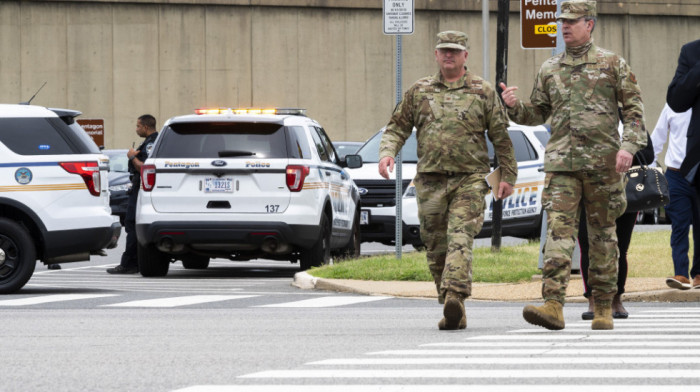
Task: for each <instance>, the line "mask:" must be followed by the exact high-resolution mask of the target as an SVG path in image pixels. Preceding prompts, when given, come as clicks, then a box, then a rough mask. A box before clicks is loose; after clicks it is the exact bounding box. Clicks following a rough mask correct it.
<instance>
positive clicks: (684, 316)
mask: <svg viewBox="0 0 700 392" xmlns="http://www.w3.org/2000/svg"><path fill="white" fill-rule="evenodd" d="M657 318H658V319H664V320H684V319H694V320H700V315H699V314H671V313H668V314H630V315H629V319H657Z"/></svg>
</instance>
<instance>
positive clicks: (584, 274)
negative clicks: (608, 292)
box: [578, 205, 593, 320]
mask: <svg viewBox="0 0 700 392" xmlns="http://www.w3.org/2000/svg"><path fill="white" fill-rule="evenodd" d="M579 215H580V218H579V225H578V246H579V250H580V253H581V260H580V271H581V280H582V281H583V296H584V297H586V298H588V310H587V311H585V312H583V313H581V318H582V319H583V320H593V296H592V295H591V286H590V285H588V265H589V260H588V248H589V247H588V228H587V226H588V225H587V223H586V212H585V207H583V205H581V212H580V213H579Z"/></svg>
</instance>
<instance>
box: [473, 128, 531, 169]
mask: <svg viewBox="0 0 700 392" xmlns="http://www.w3.org/2000/svg"><path fill="white" fill-rule="evenodd" d="M508 135H509V136H510V140H511V142H512V143H513V149H514V150H515V160H516V161H518V162H524V161H532V160H535V159H538V156H537V153H536V152H535V149H534V147H532V144H530V142H529V141H528V140H527V137H525V135H524V134H523V133H522V132H520V131H508ZM486 148H487V149H488V153H489V159H490V160H491V161H493V144H491V140H489V139H488V137H487V138H486ZM492 163H493V162H492Z"/></svg>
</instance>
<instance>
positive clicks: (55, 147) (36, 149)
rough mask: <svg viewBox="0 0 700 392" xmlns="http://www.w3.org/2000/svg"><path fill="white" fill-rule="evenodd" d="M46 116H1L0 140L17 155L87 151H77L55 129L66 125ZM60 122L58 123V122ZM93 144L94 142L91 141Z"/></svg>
mask: <svg viewBox="0 0 700 392" xmlns="http://www.w3.org/2000/svg"><path fill="white" fill-rule="evenodd" d="M49 120H50V119H47V118H21V117H19V118H18V117H13V118H1V119H0V140H1V141H2V142H3V144H5V145H6V146H7V147H8V148H9V149H10V150H12V151H13V152H14V153H16V154H19V155H57V154H75V153H83V152H85V153H87V152H89V151H77V150H76V149H75V148H73V147H72V145H71V144H69V142H68V141H67V140H66V139H65V138H64V137H63V135H61V133H60V132H59V131H58V130H57V128H56V127H57V126H63V127H65V126H66V125H65V124H64V123H63V122H61V120H59V119H58V118H56V120H57V123H55V124H52V123H51V121H49ZM59 123H60V124H59ZM93 144H94V143H93Z"/></svg>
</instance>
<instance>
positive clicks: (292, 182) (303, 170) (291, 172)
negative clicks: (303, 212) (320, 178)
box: [287, 165, 309, 192]
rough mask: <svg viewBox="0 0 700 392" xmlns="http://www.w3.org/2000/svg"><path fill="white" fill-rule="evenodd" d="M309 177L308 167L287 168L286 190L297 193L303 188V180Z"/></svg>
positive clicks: (292, 166) (291, 166) (293, 166)
mask: <svg viewBox="0 0 700 392" xmlns="http://www.w3.org/2000/svg"><path fill="white" fill-rule="evenodd" d="M308 175H309V167H308V166H301V165H289V166H287V188H289V190H290V191H292V192H299V191H301V188H303V187H304V179H305V178H306V176H308Z"/></svg>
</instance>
